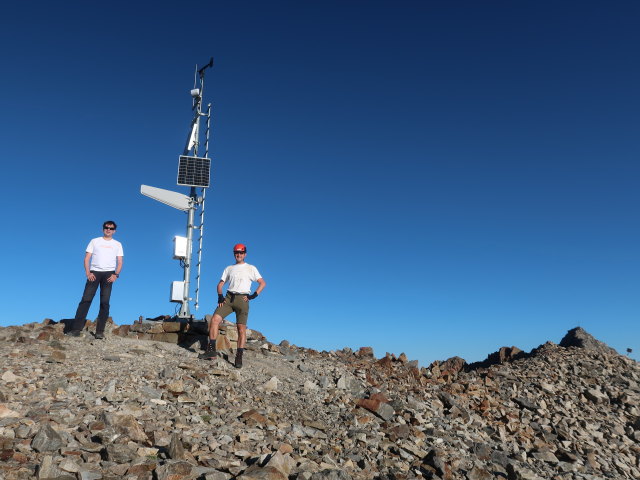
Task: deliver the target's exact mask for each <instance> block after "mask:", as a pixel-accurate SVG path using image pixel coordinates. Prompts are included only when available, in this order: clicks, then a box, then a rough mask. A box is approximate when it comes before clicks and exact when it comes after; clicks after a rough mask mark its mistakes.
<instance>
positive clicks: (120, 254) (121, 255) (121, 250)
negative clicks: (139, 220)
mask: <svg viewBox="0 0 640 480" xmlns="http://www.w3.org/2000/svg"><path fill="white" fill-rule="evenodd" d="M116 257H124V248H122V244H121V243H118V252H117V253H116Z"/></svg>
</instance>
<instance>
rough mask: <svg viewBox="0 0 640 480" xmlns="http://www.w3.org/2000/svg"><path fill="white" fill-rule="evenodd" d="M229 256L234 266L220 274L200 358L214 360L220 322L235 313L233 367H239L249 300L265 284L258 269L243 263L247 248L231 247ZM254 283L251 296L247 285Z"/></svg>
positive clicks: (240, 366)
mask: <svg viewBox="0 0 640 480" xmlns="http://www.w3.org/2000/svg"><path fill="white" fill-rule="evenodd" d="M233 255H234V257H235V259H236V263H235V265H229V266H228V267H227V268H225V269H224V272H222V278H221V279H220V282H218V308H216V311H215V312H214V314H213V318H212V319H211V323H210V324H209V343H208V344H207V349H206V350H205V352H204V353H202V354H200V358H206V359H209V358H214V357H216V355H217V352H216V339H217V338H218V332H219V327H220V322H222V319H223V318H225V317H226V316H227V315H229V314H230V313H231V312H235V314H236V326H237V328H238V351H237V353H236V361H235V364H234V366H235V367H236V368H242V354H243V353H244V347H245V345H246V343H247V320H248V318H249V301H250V300H253V299H255V298H256V297H257V296H258V295H260V292H262V290H264V287H265V286H266V285H267V283H266V282H265V281H264V279H263V278H262V276H261V275H260V272H258V269H257V268H256V267H254V266H253V265H249V264H248V263H245V261H244V259H245V258H246V256H247V247H246V246H245V245H243V244H242V243H238V244H236V245H235V246H234V247H233ZM252 282H257V283H258V288H257V289H256V291H255V292H254V293H251V283H252ZM225 283H228V284H229V286H228V287H227V294H226V296H225V295H222V287H223V286H224V284H225Z"/></svg>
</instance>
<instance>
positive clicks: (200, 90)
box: [140, 57, 213, 321]
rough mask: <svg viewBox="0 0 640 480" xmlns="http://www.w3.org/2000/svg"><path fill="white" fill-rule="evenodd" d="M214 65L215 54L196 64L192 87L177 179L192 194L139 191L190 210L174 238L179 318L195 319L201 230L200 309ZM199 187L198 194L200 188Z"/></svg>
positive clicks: (173, 294) (173, 286)
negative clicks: (209, 83) (179, 272)
mask: <svg viewBox="0 0 640 480" xmlns="http://www.w3.org/2000/svg"><path fill="white" fill-rule="evenodd" d="M211 67H213V57H211V59H210V60H209V63H207V64H206V65H205V66H204V67H202V68H200V69H198V66H197V65H196V69H195V74H194V79H193V89H191V98H192V105H191V109H192V111H193V119H192V120H191V128H190V131H189V136H188V137H187V141H186V143H185V146H184V151H183V154H182V155H180V156H179V158H178V178H177V185H181V186H187V187H191V190H190V192H189V195H184V194H182V193H179V192H173V191H171V190H164V189H162V188H156V187H150V186H148V185H141V186H140V193H142V194H143V195H145V196H147V197H150V198H153V199H154V200H157V201H158V202H161V203H164V204H165V205H169V206H170V207H173V208H176V209H178V210H182V211H183V212H186V213H187V231H186V234H187V236H186V237H179V236H176V237H174V239H173V242H174V245H173V258H174V259H176V260H179V261H180V265H181V266H182V269H183V280H182V281H175V282H172V283H171V289H170V301H171V302H175V303H179V304H180V311H179V312H178V314H177V315H176V319H177V320H187V321H192V320H194V315H192V314H191V312H190V310H189V302H190V301H191V300H194V299H192V298H191V297H189V290H190V287H191V261H192V260H191V257H192V256H193V234H194V230H197V231H198V232H199V237H198V249H197V263H196V265H195V266H196V272H197V273H196V288H195V304H194V306H195V309H196V310H198V299H199V296H200V264H201V261H202V237H203V234H204V201H205V197H206V189H207V188H208V187H209V177H210V171H211V159H210V158H209V132H210V130H211V104H210V103H209V104H207V109H206V111H205V112H203V111H202V97H203V94H204V73H205V71H206V69H207V68H211ZM203 118H206V128H205V132H204V138H205V140H204V156H203V157H200V156H198V147H199V146H200V122H201V120H202V119H203ZM198 188H199V189H200V195H198V192H197V189H198ZM198 209H200V215H199V219H198V225H196V224H195V218H196V210H198Z"/></svg>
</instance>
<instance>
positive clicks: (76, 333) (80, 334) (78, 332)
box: [67, 330, 82, 337]
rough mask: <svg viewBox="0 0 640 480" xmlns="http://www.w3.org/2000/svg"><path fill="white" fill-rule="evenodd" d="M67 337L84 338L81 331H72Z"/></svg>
mask: <svg viewBox="0 0 640 480" xmlns="http://www.w3.org/2000/svg"><path fill="white" fill-rule="evenodd" d="M67 336H69V337H81V336H82V332H81V331H80V330H71V331H70V332H69V333H67Z"/></svg>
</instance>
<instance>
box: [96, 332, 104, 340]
mask: <svg viewBox="0 0 640 480" xmlns="http://www.w3.org/2000/svg"><path fill="white" fill-rule="evenodd" d="M96 340H104V333H96Z"/></svg>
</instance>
